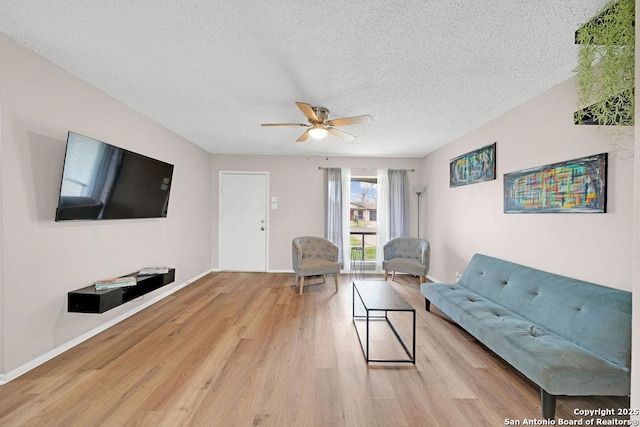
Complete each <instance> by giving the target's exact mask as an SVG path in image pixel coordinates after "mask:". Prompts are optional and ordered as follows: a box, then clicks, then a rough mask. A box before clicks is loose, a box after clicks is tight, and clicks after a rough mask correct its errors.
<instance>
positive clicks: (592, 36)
mask: <svg viewBox="0 0 640 427" xmlns="http://www.w3.org/2000/svg"><path fill="white" fill-rule="evenodd" d="M634 26H635V1H634V0H618V1H610V2H608V3H607V4H606V5H605V6H604V8H603V9H602V11H601V12H600V13H599V14H598V15H596V17H594V18H593V19H591V20H590V21H589V22H587V23H585V24H584V25H583V26H582V27H580V29H579V30H578V31H577V32H576V43H578V44H580V50H579V53H578V67H577V68H576V73H577V92H578V102H579V103H580V105H583V106H587V107H585V108H583V109H581V110H579V111H577V112H576V113H575V116H574V119H575V122H576V123H577V124H598V125H633V119H634V86H635V81H634V73H635V71H634V65H635V28H634Z"/></svg>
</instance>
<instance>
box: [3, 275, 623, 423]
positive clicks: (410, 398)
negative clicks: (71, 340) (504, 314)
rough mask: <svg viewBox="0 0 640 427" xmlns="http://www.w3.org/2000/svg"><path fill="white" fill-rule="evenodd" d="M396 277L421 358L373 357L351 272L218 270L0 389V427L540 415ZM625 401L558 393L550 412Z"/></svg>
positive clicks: (531, 389) (533, 400) (497, 367)
mask: <svg viewBox="0 0 640 427" xmlns="http://www.w3.org/2000/svg"><path fill="white" fill-rule="evenodd" d="M396 280H397V282H396V283H393V286H394V287H395V288H396V289H397V290H398V291H399V292H400V293H401V294H402V295H403V296H404V297H405V299H407V301H409V302H410V303H411V304H412V305H413V306H414V307H415V308H416V309H417V351H416V353H417V363H416V365H415V366H414V365H412V364H395V365H390V364H383V365H380V364H378V365H369V366H367V364H366V363H365V361H364V357H363V354H362V350H361V348H360V345H359V342H358V338H357V336H356V332H355V328H354V325H353V323H352V320H351V310H352V289H351V286H350V281H349V277H348V276H346V275H345V276H341V277H340V290H339V292H338V293H335V292H334V285H333V280H332V279H331V278H330V279H329V280H328V281H327V283H326V284H317V285H306V286H305V291H304V295H303V296H299V295H298V294H297V290H296V289H295V288H293V287H292V285H293V281H294V280H293V275H292V274H263V273H213V274H210V275H208V276H206V277H204V278H202V279H201V280H198V281H197V282H195V283H193V284H192V285H190V286H188V287H186V288H184V289H182V290H180V291H178V292H176V293H175V294H173V295H171V296H169V297H167V298H166V299H164V300H162V301H161V302H159V303H157V304H155V305H153V306H152V307H149V308H147V309H146V310H143V311H142V312H140V313H138V314H136V315H134V316H132V317H130V318H129V319H127V320H125V321H124V322H122V323H120V324H118V325H116V326H114V327H112V328H110V329H109V330H107V331H105V332H103V333H101V334H99V335H97V336H95V337H94V338H92V339H90V340H88V341H86V342H84V343H83V344H81V345H79V346H77V347H75V348H73V349H71V350H70V351H68V352H66V353H64V354H62V355H60V356H59V357H57V358H56V359H54V360H51V361H50V362H48V363H46V364H44V365H42V366H40V367H38V368H37V369H34V370H33V371H31V372H29V373H27V374H25V375H23V376H21V377H20V378H18V379H16V380H14V381H12V382H10V383H8V384H6V385H5V386H2V387H0V425H2V426H40V425H42V426H76V425H78V426H95V425H113V426H122V425H127V426H131V425H140V426H157V425H164V426H181V425H189V426H251V425H260V426H320V425H333V426H502V425H506V424H505V420H506V419H513V420H524V419H525V418H527V419H537V418H539V417H540V398H539V389H538V388H537V387H536V386H535V385H534V384H532V383H531V382H529V381H528V380H527V379H526V378H524V377H523V376H522V375H520V374H519V373H518V372H517V371H515V370H514V369H512V368H511V367H510V366H509V365H507V364H506V363H505V362H503V361H502V360H501V359H499V358H498V357H496V356H495V355H493V354H492V353H491V352H489V351H488V350H487V349H486V348H484V347H483V346H482V345H480V344H479V343H478V342H477V341H475V340H474V339H473V338H472V337H471V336H470V335H468V334H467V333H466V332H464V331H463V330H461V329H460V328H458V327H457V326H455V325H454V324H453V323H451V322H450V321H448V320H446V319H445V318H444V316H443V315H442V314H441V312H439V311H438V310H437V308H435V309H432V310H433V311H432V312H431V313H428V312H425V310H424V299H423V298H422V296H421V294H420V292H419V290H418V289H419V288H418V280H417V278H414V277H411V276H404V275H399V276H397V279H396ZM316 282H318V281H316ZM308 283H314V281H309V282H308ZM96 316H98V315H96ZM399 323H400V326H401V328H404V327H405V326H407V325H408V324H407V322H403V321H400V322H399ZM405 332H406V331H405ZM384 339H385V338H384V337H381V338H380V340H381V341H376V342H374V345H375V344H377V345H382V346H384V345H385V342H384ZM627 405H628V399H626V398H606V397H599V398H593V397H589V398H573V397H559V398H558V407H557V411H556V417H558V418H564V419H576V418H579V417H576V416H575V415H573V411H574V409H575V408H579V409H598V408H618V407H626V406H627Z"/></svg>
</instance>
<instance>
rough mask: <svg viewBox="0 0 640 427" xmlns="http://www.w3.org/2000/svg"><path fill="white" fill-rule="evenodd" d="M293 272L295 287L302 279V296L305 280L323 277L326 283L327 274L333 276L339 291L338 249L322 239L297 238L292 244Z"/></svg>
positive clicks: (310, 237)
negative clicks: (309, 277)
mask: <svg viewBox="0 0 640 427" xmlns="http://www.w3.org/2000/svg"><path fill="white" fill-rule="evenodd" d="M292 256H293V271H295V273H296V281H295V285H297V284H298V278H300V295H302V289H303V288H304V278H305V277H308V276H322V277H323V278H324V279H325V281H326V278H327V274H333V279H334V282H335V284H336V292H337V291H338V273H340V263H339V262H338V247H337V246H336V245H334V244H333V243H331V242H330V241H328V240H326V239H322V238H320V237H312V236H304V237H296V238H295V239H293V242H292Z"/></svg>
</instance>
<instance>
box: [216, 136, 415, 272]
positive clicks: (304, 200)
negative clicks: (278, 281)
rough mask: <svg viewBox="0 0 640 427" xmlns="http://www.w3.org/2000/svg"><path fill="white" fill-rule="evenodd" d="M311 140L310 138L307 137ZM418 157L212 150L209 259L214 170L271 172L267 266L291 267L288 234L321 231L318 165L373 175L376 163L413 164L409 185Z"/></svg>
mask: <svg viewBox="0 0 640 427" xmlns="http://www.w3.org/2000/svg"><path fill="white" fill-rule="evenodd" d="M310 143H311V144H312V143H313V142H310ZM420 163H421V160H420V159H419V158H355V157H329V160H326V158H325V157H303V156H290V157H289V156H226V155H224V156H223V155H214V156H212V168H211V169H212V172H211V176H212V191H213V194H214V197H213V206H212V211H213V212H214V215H213V217H212V238H211V242H212V245H213V248H212V254H214V256H213V259H212V265H213V268H214V269H217V268H218V257H217V254H218V217H217V212H218V196H217V194H218V172H219V171H221V170H225V171H266V172H269V181H270V183H269V184H270V185H269V187H270V188H269V192H270V194H269V197H272V196H275V197H277V198H278V209H277V210H269V224H268V228H269V260H268V263H267V269H268V270H269V271H292V267H291V240H292V239H293V238H295V237H297V236H304V235H313V236H323V235H324V216H323V215H324V189H323V179H324V175H323V171H322V170H319V169H318V167H319V166H322V167H348V168H352V169H353V170H352V175H354V176H356V175H361V176H371V175H373V176H375V175H376V168H387V169H415V172H411V173H409V185H410V186H413V185H417V184H418V183H419V180H420V175H421V174H420ZM409 212H410V222H411V225H412V228H411V230H412V234H415V233H416V231H417V230H416V216H417V213H416V212H417V205H416V196H415V195H414V194H412V196H411V198H410V206H409Z"/></svg>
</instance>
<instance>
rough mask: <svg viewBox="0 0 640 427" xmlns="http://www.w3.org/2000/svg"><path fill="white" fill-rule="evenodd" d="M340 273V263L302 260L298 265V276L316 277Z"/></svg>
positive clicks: (310, 259) (323, 260)
mask: <svg viewBox="0 0 640 427" xmlns="http://www.w3.org/2000/svg"><path fill="white" fill-rule="evenodd" d="M331 273H336V274H337V273H340V263H339V262H335V261H330V260H328V259H324V258H302V262H301V263H300V264H299V265H298V275H300V276H316V275H323V274H331Z"/></svg>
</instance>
